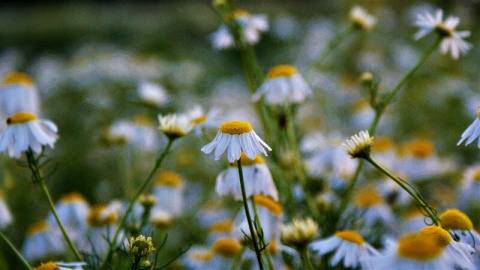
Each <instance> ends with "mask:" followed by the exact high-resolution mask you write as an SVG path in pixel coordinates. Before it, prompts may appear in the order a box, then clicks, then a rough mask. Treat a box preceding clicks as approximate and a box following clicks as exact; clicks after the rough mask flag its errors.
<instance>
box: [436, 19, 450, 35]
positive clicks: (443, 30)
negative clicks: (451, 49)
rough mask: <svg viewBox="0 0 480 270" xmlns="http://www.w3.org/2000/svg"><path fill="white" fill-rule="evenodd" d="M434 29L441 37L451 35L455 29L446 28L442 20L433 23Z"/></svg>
mask: <svg viewBox="0 0 480 270" xmlns="http://www.w3.org/2000/svg"><path fill="white" fill-rule="evenodd" d="M435 30H437V32H438V33H439V34H440V35H441V36H443V37H451V36H453V35H454V34H455V29H453V28H448V27H447V26H446V25H445V23H444V22H441V23H439V24H437V25H435Z"/></svg>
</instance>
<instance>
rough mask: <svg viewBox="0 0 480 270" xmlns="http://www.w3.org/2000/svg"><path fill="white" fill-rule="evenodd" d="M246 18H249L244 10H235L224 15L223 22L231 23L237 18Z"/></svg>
mask: <svg viewBox="0 0 480 270" xmlns="http://www.w3.org/2000/svg"><path fill="white" fill-rule="evenodd" d="M248 16H250V14H249V13H248V11H246V10H244V9H237V10H234V11H232V12H230V13H228V14H226V15H225V20H226V21H227V22H231V21H233V20H236V19H238V18H248Z"/></svg>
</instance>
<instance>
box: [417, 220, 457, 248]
mask: <svg viewBox="0 0 480 270" xmlns="http://www.w3.org/2000/svg"><path fill="white" fill-rule="evenodd" d="M417 237H420V238H422V237H425V238H431V239H433V240H434V242H435V243H436V244H437V245H439V246H441V247H445V246H447V245H448V244H450V242H451V241H452V236H450V234H449V233H448V232H447V231H446V230H445V229H442V228H441V227H437V226H434V225H432V226H428V227H425V228H423V229H421V230H420V231H419V232H418V234H417Z"/></svg>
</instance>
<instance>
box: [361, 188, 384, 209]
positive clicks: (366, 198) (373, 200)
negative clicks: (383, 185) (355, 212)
mask: <svg viewBox="0 0 480 270" xmlns="http://www.w3.org/2000/svg"><path fill="white" fill-rule="evenodd" d="M354 202H355V205H356V206H358V207H360V208H369V207H374V206H376V205H379V204H380V203H381V202H382V197H381V196H380V194H378V192H376V191H374V190H370V189H367V190H363V191H362V192H360V193H359V194H357V196H355V199H354Z"/></svg>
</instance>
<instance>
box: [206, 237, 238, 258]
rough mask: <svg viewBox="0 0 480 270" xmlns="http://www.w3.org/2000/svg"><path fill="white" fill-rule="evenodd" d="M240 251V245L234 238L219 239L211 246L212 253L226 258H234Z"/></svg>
mask: <svg viewBox="0 0 480 270" xmlns="http://www.w3.org/2000/svg"><path fill="white" fill-rule="evenodd" d="M241 249H242V245H240V243H239V242H238V241H237V240H236V239H234V238H220V239H218V240H217V241H215V243H213V245H212V251H213V253H215V254H218V255H220V256H222V257H226V258H234V257H235V256H236V255H237V254H238V252H240V250H241Z"/></svg>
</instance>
